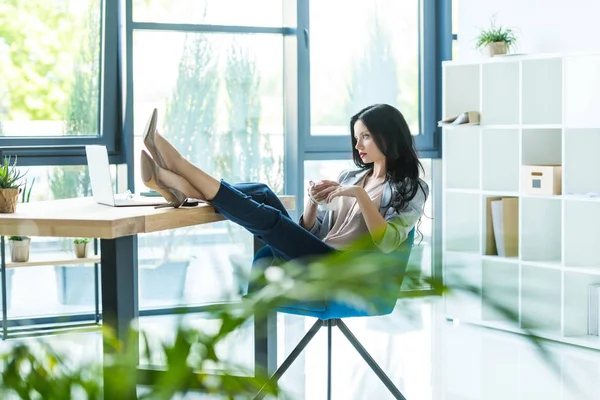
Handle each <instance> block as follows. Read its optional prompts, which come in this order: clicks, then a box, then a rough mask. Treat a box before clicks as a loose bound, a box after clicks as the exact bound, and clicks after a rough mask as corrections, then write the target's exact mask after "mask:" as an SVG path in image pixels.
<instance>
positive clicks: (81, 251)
mask: <svg viewBox="0 0 600 400" xmlns="http://www.w3.org/2000/svg"><path fill="white" fill-rule="evenodd" d="M89 242H90V239H88V238H76V239H73V245H74V246H75V257H77V258H86V257H87V245H88V243H89Z"/></svg>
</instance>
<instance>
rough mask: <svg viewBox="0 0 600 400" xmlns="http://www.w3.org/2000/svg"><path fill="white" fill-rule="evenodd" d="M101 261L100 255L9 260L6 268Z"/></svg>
mask: <svg viewBox="0 0 600 400" xmlns="http://www.w3.org/2000/svg"><path fill="white" fill-rule="evenodd" d="M99 262H100V256H98V257H87V258H69V259H64V260H36V261H28V262H21V263H14V262H7V263H6V268H21V267H41V266H45V265H81V264H94V263H99Z"/></svg>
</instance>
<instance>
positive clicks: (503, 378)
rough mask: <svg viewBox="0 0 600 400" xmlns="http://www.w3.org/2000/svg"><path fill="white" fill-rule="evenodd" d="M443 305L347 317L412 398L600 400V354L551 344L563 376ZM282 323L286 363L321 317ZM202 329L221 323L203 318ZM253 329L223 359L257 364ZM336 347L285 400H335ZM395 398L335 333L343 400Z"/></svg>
mask: <svg viewBox="0 0 600 400" xmlns="http://www.w3.org/2000/svg"><path fill="white" fill-rule="evenodd" d="M439 308H440V305H439V304H435V303H433V304H432V303H431V302H429V301H423V300H411V301H408V302H401V303H399V304H398V307H397V308H396V310H395V312H394V313H393V314H392V315H390V316H386V317H377V318H358V319H348V320H346V322H347V325H348V327H349V328H350V329H351V330H352V331H353V333H354V334H355V335H356V336H357V338H358V339H359V340H360V341H361V342H362V343H363V345H364V347H365V348H366V349H367V350H368V351H369V352H370V353H371V355H372V356H373V358H374V359H375V360H376V361H377V362H379V363H380V365H381V367H382V368H383V369H384V371H386V373H388V374H389V376H390V377H391V379H392V380H393V381H394V382H395V383H396V384H397V385H398V387H399V388H400V389H401V391H402V392H403V394H404V395H405V396H406V398H407V399H408V400H496V399H502V400H506V399H511V400H516V399H518V400H538V399H540V400H541V399H543V400H597V399H600V352H597V351H591V350H587V349H583V348H579V347H575V346H569V345H562V344H559V343H555V342H545V346H546V347H545V348H546V349H547V350H548V352H549V355H550V359H551V360H552V362H554V363H555V364H554V365H555V366H556V369H553V368H552V365H551V364H550V363H548V362H546V361H544V360H543V359H542V357H541V356H540V353H539V352H538V351H537V350H536V349H535V348H534V347H533V346H532V344H531V343H530V342H528V341H527V340H526V339H525V338H524V337H523V336H521V335H516V334H509V333H504V332H500V331H497V330H492V329H487V328H481V327H477V326H472V325H466V324H456V323H453V322H449V321H446V320H445V319H444V318H443V315H442V313H441V311H439ZM279 321H280V324H279V331H280V336H279V349H280V354H279V356H280V362H281V361H282V360H283V358H284V357H285V355H286V353H287V352H289V351H290V350H291V348H292V347H293V345H295V343H296V342H297V341H298V340H299V338H300V337H301V336H302V335H303V333H304V331H306V330H307V329H308V328H309V327H310V325H312V323H313V322H314V320H313V319H304V318H300V317H296V316H288V315H282V314H279ZM172 323H173V318H166V317H160V318H151V319H144V320H143V321H142V328H143V329H145V330H148V331H149V332H151V333H152V334H161V335H162V336H163V337H165V338H168V336H169V333H170V331H169V329H170V328H169V327H170V326H172ZM196 323H197V324H198V325H199V326H208V324H210V323H211V322H210V321H207V320H199V319H198V320H196ZM251 332H252V330H251V329H247V330H245V332H239V333H238V334H237V335H236V337H235V338H233V339H232V340H231V342H230V343H229V344H228V345H227V346H224V348H223V354H226V356H227V357H228V358H229V359H231V360H236V361H239V362H241V363H243V364H250V363H251V360H252V358H253V354H252V347H251V343H252V333H251ZM48 338H49V340H51V341H52V342H53V343H56V344H57V345H60V346H65V348H67V347H68V349H69V351H70V352H71V354H73V355H74V356H77V357H98V360H99V359H100V354H101V345H100V336H99V334H98V333H86V334H75V335H65V336H52V337H48ZM8 344H9V343H5V344H4V345H5V346H6V345H8ZM326 349H327V334H326V330H325V329H322V331H321V332H320V333H319V334H318V335H317V336H316V337H315V339H314V340H313V342H311V344H309V346H308V347H307V349H306V351H305V353H304V354H303V355H302V356H301V357H300V358H299V359H298V360H297V362H296V364H295V365H294V366H293V367H292V368H290V370H288V372H287V373H286V374H285V375H284V377H283V378H282V380H281V383H282V386H283V388H284V391H285V392H286V396H285V397H282V398H286V399H298V400H300V399H309V400H319V399H326V387H327V382H326V372H327V350H326ZM282 353H285V354H282ZM183 398H185V399H196V398H198V399H199V398H205V397H204V396H198V395H189V396H185V397H183ZM212 398H213V399H214V398H215V397H212ZM391 398H392V397H391V396H390V395H389V393H388V392H387V391H386V389H385V387H384V386H383V384H382V383H381V382H379V380H378V379H377V377H376V376H375V374H374V373H373V372H372V371H371V370H370V369H369V367H368V366H367V364H366V363H364V362H363V360H362V359H361V358H360V356H359V355H358V353H356V351H355V350H354V348H353V347H352V346H351V345H350V344H349V342H348V341H347V340H346V339H345V337H343V335H342V334H341V333H340V332H339V331H337V330H334V335H333V399H340V400H342V399H343V400H347V399H365V400H367V399H368V400H371V399H378V400H379V399H391Z"/></svg>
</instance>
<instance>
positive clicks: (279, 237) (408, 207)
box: [142, 104, 429, 261]
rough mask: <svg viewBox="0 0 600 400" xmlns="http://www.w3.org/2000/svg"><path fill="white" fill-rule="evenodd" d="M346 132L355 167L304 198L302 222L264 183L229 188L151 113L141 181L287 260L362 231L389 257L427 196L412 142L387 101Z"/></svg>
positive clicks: (339, 245) (335, 246)
mask: <svg viewBox="0 0 600 400" xmlns="http://www.w3.org/2000/svg"><path fill="white" fill-rule="evenodd" d="M350 131H351V141H352V153H353V159H354V163H355V164H356V166H357V167H358V169H356V170H349V171H344V172H342V174H340V176H339V178H338V181H337V182H334V181H323V182H321V183H319V184H316V185H313V186H311V188H309V192H310V195H311V196H312V197H313V198H314V199H315V201H316V202H315V201H313V200H312V199H310V196H309V200H308V202H307V204H306V208H305V212H304V214H303V215H302V217H301V218H300V223H299V224H298V223H296V222H294V221H293V220H292V219H291V218H290V216H289V214H288V213H287V211H286V210H285V208H284V206H283V204H282V203H281V202H280V201H279V199H278V197H277V196H276V195H275V194H274V193H273V192H272V191H271V190H270V189H269V188H268V187H267V186H266V185H263V184H256V183H249V184H238V185H230V184H229V183H227V182H225V181H223V180H221V181H219V180H217V179H215V178H214V177H212V176H210V175H209V174H207V173H206V172H204V171H202V170H201V169H199V168H198V167H196V166H195V165H193V164H192V163H190V162H189V161H187V160H186V159H185V158H184V157H183V156H182V155H181V154H180V153H179V152H178V151H177V150H176V149H175V148H174V147H173V146H172V145H171V144H170V143H169V142H168V141H167V140H166V139H164V138H163V137H162V136H161V135H159V134H158V132H156V110H154V112H153V114H152V117H151V118H150V120H149V122H148V124H147V126H146V130H145V133H144V144H145V145H146V147H147V148H148V150H149V151H150V153H151V154H152V157H153V158H151V157H150V156H149V155H148V153H146V152H145V151H142V179H143V181H144V183H145V184H146V186H148V187H149V188H152V189H154V190H157V191H158V192H159V193H161V194H162V195H163V196H164V197H165V198H166V199H167V200H169V204H168V205H169V206H173V207H179V206H181V205H182V204H183V203H184V202H185V199H186V198H188V197H193V198H197V199H200V200H204V201H207V202H209V203H210V204H211V205H212V206H214V207H215V208H216V210H217V211H219V212H220V213H221V214H222V215H223V216H224V217H226V218H227V219H229V220H231V221H233V222H235V223H237V224H239V225H241V226H242V227H244V228H246V229H247V230H248V231H250V232H251V233H252V234H254V235H255V236H257V237H258V238H259V239H261V240H262V241H263V242H264V243H266V244H268V245H269V246H270V247H271V249H272V251H273V253H274V255H275V256H277V257H279V258H281V259H283V260H285V261H289V260H293V259H298V258H304V257H309V256H318V255H323V254H328V253H331V252H333V251H336V250H339V251H343V250H344V248H345V247H346V246H348V245H350V244H351V243H352V242H353V241H354V240H356V239H358V238H359V237H361V236H363V235H366V234H370V235H371V237H372V239H373V242H374V243H375V245H377V247H378V248H379V249H381V251H383V252H391V251H393V250H395V249H397V248H398V247H399V246H400V245H401V244H402V242H403V241H404V240H405V239H406V238H407V236H408V233H409V232H410V231H411V230H412V229H413V227H414V226H415V224H417V223H418V221H419V220H420V218H421V216H422V214H423V208H424V205H425V201H426V199H427V196H428V195H429V188H428V186H427V184H426V183H425V182H424V181H423V180H422V179H421V178H420V177H419V170H420V169H421V170H422V165H421V163H420V161H419V159H418V157H417V153H416V151H415V149H414V142H413V137H412V135H411V133H410V130H409V128H408V125H407V123H406V121H405V119H404V117H403V116H402V114H401V113H400V111H398V110H397V109H395V108H394V107H392V106H390V105H387V104H377V105H373V106H369V107H367V108H365V109H363V110H361V111H360V112H359V113H357V114H356V115H354V116H353V117H352V118H351V120H350ZM334 198H340V201H339V206H338V208H337V209H336V210H335V211H327V212H323V211H319V210H318V204H317V202H320V201H322V200H325V201H327V202H328V203H330V202H331V201H332V199H334Z"/></svg>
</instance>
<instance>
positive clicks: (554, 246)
mask: <svg viewBox="0 0 600 400" xmlns="http://www.w3.org/2000/svg"><path fill="white" fill-rule="evenodd" d="M520 205H521V209H520V211H519V214H520V216H521V228H520V234H521V238H520V244H519V248H520V250H521V259H522V260H523V261H541V262H548V261H553V262H560V261H561V259H562V252H561V236H562V235H561V232H562V219H561V209H562V203H561V202H560V201H554V200H551V199H545V198H535V197H524V198H522V199H520Z"/></svg>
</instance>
